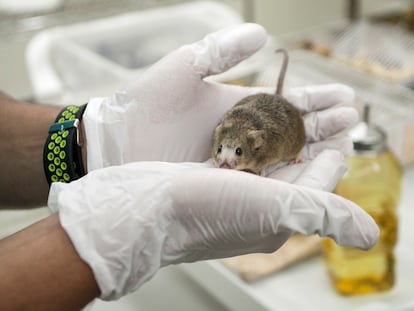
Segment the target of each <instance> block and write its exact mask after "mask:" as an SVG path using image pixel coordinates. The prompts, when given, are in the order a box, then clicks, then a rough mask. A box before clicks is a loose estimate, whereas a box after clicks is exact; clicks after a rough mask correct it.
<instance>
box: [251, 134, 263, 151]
mask: <svg viewBox="0 0 414 311" xmlns="http://www.w3.org/2000/svg"><path fill="white" fill-rule="evenodd" d="M263 136H264V130H250V131H248V132H247V138H248V139H252V140H253V148H254V149H258V148H260V147H261V146H262V145H263V142H264V137H263Z"/></svg>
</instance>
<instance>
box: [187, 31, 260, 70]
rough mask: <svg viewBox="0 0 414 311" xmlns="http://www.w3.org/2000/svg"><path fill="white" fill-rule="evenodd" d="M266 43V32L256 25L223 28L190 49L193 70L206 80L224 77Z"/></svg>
mask: <svg viewBox="0 0 414 311" xmlns="http://www.w3.org/2000/svg"><path fill="white" fill-rule="evenodd" d="M266 41H267V33H266V30H265V29H264V28H263V27H262V26H260V25H258V24H253V23H246V24H242V25H237V26H232V27H228V28H224V29H222V30H219V31H217V32H214V33H211V34H209V35H207V36H206V37H205V38H204V39H203V40H201V41H199V42H196V43H194V44H191V45H189V46H187V48H188V49H189V50H191V51H192V52H193V55H194V59H193V61H192V66H193V68H194V70H195V71H196V72H197V73H198V74H199V75H200V76H201V78H204V77H206V76H208V75H212V74H218V73H222V72H224V71H226V70H228V69H230V68H231V67H233V66H235V65H236V64H238V63H239V62H241V61H242V60H244V59H246V58H248V57H249V56H251V55H252V54H254V53H255V52H257V51H258V50H259V49H260V48H261V47H263V45H264V44H265V43H266Z"/></svg>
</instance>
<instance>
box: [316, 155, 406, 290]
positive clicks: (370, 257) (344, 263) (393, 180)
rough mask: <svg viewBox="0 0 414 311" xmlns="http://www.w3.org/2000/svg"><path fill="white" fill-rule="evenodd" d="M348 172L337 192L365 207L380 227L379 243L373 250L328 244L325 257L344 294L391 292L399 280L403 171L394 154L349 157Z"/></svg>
mask: <svg viewBox="0 0 414 311" xmlns="http://www.w3.org/2000/svg"><path fill="white" fill-rule="evenodd" d="M347 161H348V173H347V174H346V175H345V176H344V178H343V180H342V181H341V182H340V183H339V184H338V186H337V188H336V189H335V193H337V194H339V195H341V196H343V197H345V198H347V199H349V200H351V201H353V202H355V203H356V204H358V205H360V206H361V207H362V208H364V209H365V210H366V211H367V212H368V213H369V214H370V215H371V216H372V217H373V218H374V220H375V221H376V223H377V225H378V226H379V228H380V238H379V241H378V243H377V244H376V245H375V246H374V248H372V249H371V250H369V251H361V250H358V249H355V248H350V247H340V246H338V245H336V244H335V242H334V241H333V240H330V239H326V240H325V241H324V245H323V246H324V247H323V254H324V259H325V263H326V267H327V270H328V272H329V275H330V277H331V279H332V281H333V285H334V287H335V289H336V290H337V291H338V292H339V293H341V294H344V295H356V294H367V293H373V292H380V291H384V290H388V289H390V288H392V287H393V285H394V281H395V271H394V266H395V259H394V254H393V251H394V246H395V244H396V241H397V231H398V218H397V214H396V208H397V205H398V201H399V198H400V186H401V174H402V173H401V168H400V166H399V163H398V162H397V161H396V159H395V158H394V156H393V154H392V153H391V152H388V151H387V152H384V153H381V154H379V155H372V156H368V155H367V156H365V155H355V156H353V157H349V158H348V160H347Z"/></svg>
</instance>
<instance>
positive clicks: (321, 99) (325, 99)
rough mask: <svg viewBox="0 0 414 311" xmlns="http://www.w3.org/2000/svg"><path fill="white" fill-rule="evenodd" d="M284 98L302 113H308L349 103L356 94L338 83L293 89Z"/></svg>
mask: <svg viewBox="0 0 414 311" xmlns="http://www.w3.org/2000/svg"><path fill="white" fill-rule="evenodd" d="M284 97H285V98H286V99H287V100H288V101H289V102H290V103H292V104H293V105H295V106H296V107H297V108H298V109H299V110H300V111H301V112H302V113H307V112H311V111H317V110H324V109H327V108H329V107H333V106H335V105H337V104H339V103H349V102H351V101H352V100H353V99H354V98H355V92H354V90H353V89H352V88H350V87H349V86H347V85H344V84H339V83H336V84H324V85H309V86H304V87H297V88H291V89H288V90H287V91H286V92H285V94H284Z"/></svg>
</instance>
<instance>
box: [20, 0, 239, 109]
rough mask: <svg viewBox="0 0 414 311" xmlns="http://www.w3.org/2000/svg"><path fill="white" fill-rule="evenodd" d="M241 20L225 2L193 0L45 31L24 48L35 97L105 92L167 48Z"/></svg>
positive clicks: (81, 97) (66, 99)
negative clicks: (193, 0)
mask: <svg viewBox="0 0 414 311" xmlns="http://www.w3.org/2000/svg"><path fill="white" fill-rule="evenodd" d="M242 21H243V20H242V18H241V16H240V14H239V13H238V12H237V11H235V10H234V9H232V8H231V7H230V6H227V5H224V4H220V3H217V2H212V1H197V2H191V3H181V4H175V5H169V6H163V7H156V8H152V9H146V10H141V11H136V12H131V13H125V14H120V15H116V16H112V17H107V18H102V19H95V20H91V21H89V22H82V23H76V24H72V25H66V26H61V27H56V28H51V29H47V30H44V31H42V32H40V33H39V34H37V35H36V36H35V37H34V38H33V39H32V40H31V42H30V43H29V45H28V47H27V51H26V63H27V67H28V72H29V76H30V81H31V84H32V88H33V92H34V97H35V99H36V100H37V101H39V102H45V101H49V102H53V103H59V104H62V105H65V104H67V103H73V102H77V101H79V102H83V101H85V100H88V99H89V98H90V97H96V96H109V95H110V94H111V93H112V92H113V91H114V90H116V89H118V88H119V87H120V86H121V85H122V84H123V83H125V81H131V80H133V79H136V78H137V77H139V76H140V75H141V74H142V72H143V71H144V70H145V69H146V68H148V67H149V66H150V65H152V64H153V63H155V62H156V61H158V60H159V59H160V58H162V57H163V56H165V55H166V54H167V53H169V52H170V51H172V50H174V49H176V48H178V47H180V46H181V45H184V44H188V43H192V42H195V41H198V40H200V39H202V38H203V37H204V36H205V35H206V34H208V33H210V32H213V31H217V30H219V29H221V28H224V27H227V26H230V25H234V24H237V23H241V22H242Z"/></svg>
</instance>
